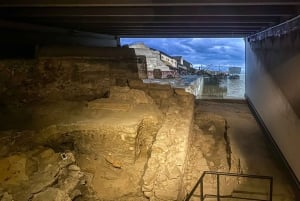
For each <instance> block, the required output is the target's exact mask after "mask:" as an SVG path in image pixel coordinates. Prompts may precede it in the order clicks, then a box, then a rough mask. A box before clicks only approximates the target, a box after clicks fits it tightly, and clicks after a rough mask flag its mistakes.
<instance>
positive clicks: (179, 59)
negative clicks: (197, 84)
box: [173, 56, 187, 75]
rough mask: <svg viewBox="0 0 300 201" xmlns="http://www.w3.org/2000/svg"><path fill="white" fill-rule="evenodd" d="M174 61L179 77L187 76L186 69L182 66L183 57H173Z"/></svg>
mask: <svg viewBox="0 0 300 201" xmlns="http://www.w3.org/2000/svg"><path fill="white" fill-rule="evenodd" d="M173 58H174V59H176V61H177V69H178V72H179V74H180V75H185V74H187V67H186V66H184V65H183V57H182V56H174V57H173Z"/></svg>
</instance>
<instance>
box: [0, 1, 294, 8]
mask: <svg viewBox="0 0 300 201" xmlns="http://www.w3.org/2000/svg"><path fill="white" fill-rule="evenodd" d="M171 5H172V6H185V5H187V6H203V5H204V6H207V5H214V6H215V5H217V6H226V5H246V6H251V5H300V2H299V1H296V0H251V1H249V0H239V1H236V0H201V1H199V0H178V1H176V2H174V1H172V0H126V1H125V0H109V1H107V0H60V1H57V0H44V1H42V3H41V2H38V1H36V0H10V1H9V3H7V2H2V3H1V2H0V6H5V7H8V6H11V7H25V6H27V7H49V6H51V7H65V6H71V7H75V6H77V7H78V6H79V7H82V6H85V7H95V6H101V7H102V6H127V7H131V6H151V7H152V6H171Z"/></svg>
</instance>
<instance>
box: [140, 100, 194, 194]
mask: <svg viewBox="0 0 300 201" xmlns="http://www.w3.org/2000/svg"><path fill="white" fill-rule="evenodd" d="M193 101H194V97H193V96H191V95H186V96H181V97H180V98H179V99H176V98H171V99H170V102H169V103H170V105H169V108H168V110H167V112H166V117H165V121H164V124H163V125H162V128H161V129H160V130H159V131H158V133H157V135H156V141H155V142H154V144H153V146H152V152H151V157H150V159H149V160H148V163H147V169H146V171H145V174H144V176H143V187H142V190H143V192H144V195H145V196H146V197H148V198H150V200H180V199H182V195H180V193H181V188H182V179H183V175H184V171H185V166H186V160H187V152H188V147H189V143H190V142H189V139H190V135H191V126H192V123H193V108H194V103H193Z"/></svg>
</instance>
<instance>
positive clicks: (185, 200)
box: [184, 171, 273, 201]
mask: <svg viewBox="0 0 300 201" xmlns="http://www.w3.org/2000/svg"><path fill="white" fill-rule="evenodd" d="M206 175H216V177H217V194H216V195H211V194H204V191H203V190H204V189H203V186H204V185H203V179H204V177H205V176H206ZM220 176H230V177H245V178H252V179H261V180H268V181H269V196H268V199H267V200H264V199H255V198H253V199H252V198H245V197H237V196H232V195H230V196H223V195H220ZM198 186H199V187H200V201H204V200H205V199H206V198H208V197H210V198H211V197H214V198H217V201H220V200H221V198H237V199H246V200H256V201H272V199H273V177H271V176H261V175H250V174H237V173H226V172H214V171H204V172H203V174H202V175H201V177H200V178H199V180H198V181H197V183H196V185H195V186H194V187H193V189H192V190H191V192H190V193H189V194H188V195H187V196H186V197H185V199H184V201H189V200H190V199H191V197H192V196H193V195H194V193H195V191H196V189H197V188H198Z"/></svg>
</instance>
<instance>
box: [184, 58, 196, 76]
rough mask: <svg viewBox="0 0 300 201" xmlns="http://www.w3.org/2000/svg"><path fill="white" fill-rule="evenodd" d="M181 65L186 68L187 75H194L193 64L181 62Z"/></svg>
mask: <svg viewBox="0 0 300 201" xmlns="http://www.w3.org/2000/svg"><path fill="white" fill-rule="evenodd" d="M183 65H184V66H185V67H186V68H187V72H188V73H194V72H195V69H194V68H193V64H191V63H190V62H188V61H187V60H183Z"/></svg>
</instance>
